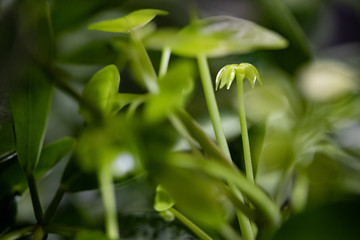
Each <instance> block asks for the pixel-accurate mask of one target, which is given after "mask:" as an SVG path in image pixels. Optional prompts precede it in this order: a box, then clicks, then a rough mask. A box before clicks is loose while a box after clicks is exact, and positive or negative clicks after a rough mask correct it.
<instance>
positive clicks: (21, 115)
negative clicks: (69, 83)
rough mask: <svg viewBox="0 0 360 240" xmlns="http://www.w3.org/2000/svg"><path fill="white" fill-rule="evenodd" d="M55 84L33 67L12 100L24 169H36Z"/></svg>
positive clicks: (17, 148) (16, 135)
mask: <svg viewBox="0 0 360 240" xmlns="http://www.w3.org/2000/svg"><path fill="white" fill-rule="evenodd" d="M52 92H53V84H51V82H50V81H49V80H48V79H47V78H46V76H44V75H43V74H42V73H41V72H39V71H35V70H33V71H32V72H31V73H30V75H29V76H28V78H27V81H25V82H23V84H22V85H19V86H17V89H15V90H14V92H13V94H12V96H11V99H10V104H11V111H12V115H13V119H14V127H15V137H16V151H17V154H18V158H19V161H20V164H21V166H22V168H24V169H25V171H33V170H34V169H35V167H36V165H37V163H38V161H39V156H40V150H41V147H42V144H43V138H44V135H45V128H46V122H47V117H48V114H49V110H50V104H51V97H52Z"/></svg>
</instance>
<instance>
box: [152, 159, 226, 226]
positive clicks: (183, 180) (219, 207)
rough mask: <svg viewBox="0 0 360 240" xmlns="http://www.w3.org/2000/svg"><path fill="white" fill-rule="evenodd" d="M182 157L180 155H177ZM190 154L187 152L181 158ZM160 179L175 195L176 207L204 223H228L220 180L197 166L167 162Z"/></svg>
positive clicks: (158, 175)
mask: <svg viewBox="0 0 360 240" xmlns="http://www.w3.org/2000/svg"><path fill="white" fill-rule="evenodd" d="M177 157H179V156H177ZM186 157H188V156H187V155H185V154H184V156H182V157H181V159H178V160H179V161H182V160H183V159H184V158H186ZM154 174H156V175H157V176H155V177H156V179H157V182H158V183H159V184H161V185H162V186H164V188H166V189H167V190H168V192H169V193H170V194H171V196H172V197H173V198H174V200H175V202H176V205H175V206H176V208H177V209H179V210H180V211H181V212H182V213H183V214H184V215H186V216H188V217H189V218H191V219H194V220H195V221H196V222H199V223H201V224H203V225H206V226H209V227H212V228H220V227H221V226H222V225H223V223H224V216H225V213H226V211H225V208H224V205H223V204H222V202H221V200H223V197H224V196H223V194H221V192H220V191H219V189H217V188H216V184H215V183H216V181H214V180H211V179H210V178H208V177H207V176H206V175H204V174H202V173H201V172H199V171H197V170H193V169H191V170H189V169H181V168H176V167H172V166H167V167H166V168H165V169H163V171H158V172H156V173H154Z"/></svg>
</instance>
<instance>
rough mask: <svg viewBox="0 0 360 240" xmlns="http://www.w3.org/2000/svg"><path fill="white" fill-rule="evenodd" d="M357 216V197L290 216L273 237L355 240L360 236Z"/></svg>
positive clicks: (359, 205)
mask: <svg viewBox="0 0 360 240" xmlns="http://www.w3.org/2000/svg"><path fill="white" fill-rule="evenodd" d="M357 198H358V197H357ZM359 216H360V204H359V200H358V199H357V200H355V201H344V202H338V203H333V204H328V205H325V206H321V207H318V208H315V209H310V210H307V211H305V212H303V213H301V214H299V215H297V216H294V217H292V218H290V219H289V220H288V221H287V222H286V223H285V224H284V225H283V226H282V227H281V228H280V230H279V231H278V232H277V233H276V234H275V236H274V238H273V239H274V240H282V239H284V240H285V239H293V240H300V239H301V240H302V239H309V240H315V239H316V240H325V239H326V240H328V239H348V240H355V239H358V238H359V236H360V228H359V224H358V221H357V219H358V217H359Z"/></svg>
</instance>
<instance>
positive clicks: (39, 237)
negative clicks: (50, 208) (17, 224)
mask: <svg viewBox="0 0 360 240" xmlns="http://www.w3.org/2000/svg"><path fill="white" fill-rule="evenodd" d="M46 238H47V234H46V233H45V231H44V229H43V228H42V226H37V227H36V229H35V232H34V236H33V240H44V239H46Z"/></svg>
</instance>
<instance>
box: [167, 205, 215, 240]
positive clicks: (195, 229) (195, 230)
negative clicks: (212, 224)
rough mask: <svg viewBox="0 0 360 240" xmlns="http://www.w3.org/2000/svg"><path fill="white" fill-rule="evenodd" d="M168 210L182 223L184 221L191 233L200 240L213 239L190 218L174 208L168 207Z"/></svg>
mask: <svg viewBox="0 0 360 240" xmlns="http://www.w3.org/2000/svg"><path fill="white" fill-rule="evenodd" d="M169 211H170V212H171V213H172V214H174V215H175V217H176V218H177V219H179V220H180V221H181V222H182V223H184V224H185V225H186V226H187V227H188V228H189V229H190V230H191V231H193V233H195V234H196V236H198V237H199V238H200V239H201V240H213V239H212V238H211V237H210V236H209V235H207V234H206V233H205V232H204V231H203V230H202V229H200V228H199V227H198V226H197V225H196V224H195V223H193V222H192V221H191V220H190V219H188V218H187V217H185V216H184V215H182V214H181V213H180V212H178V211H177V210H176V209H175V208H170V209H169Z"/></svg>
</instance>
